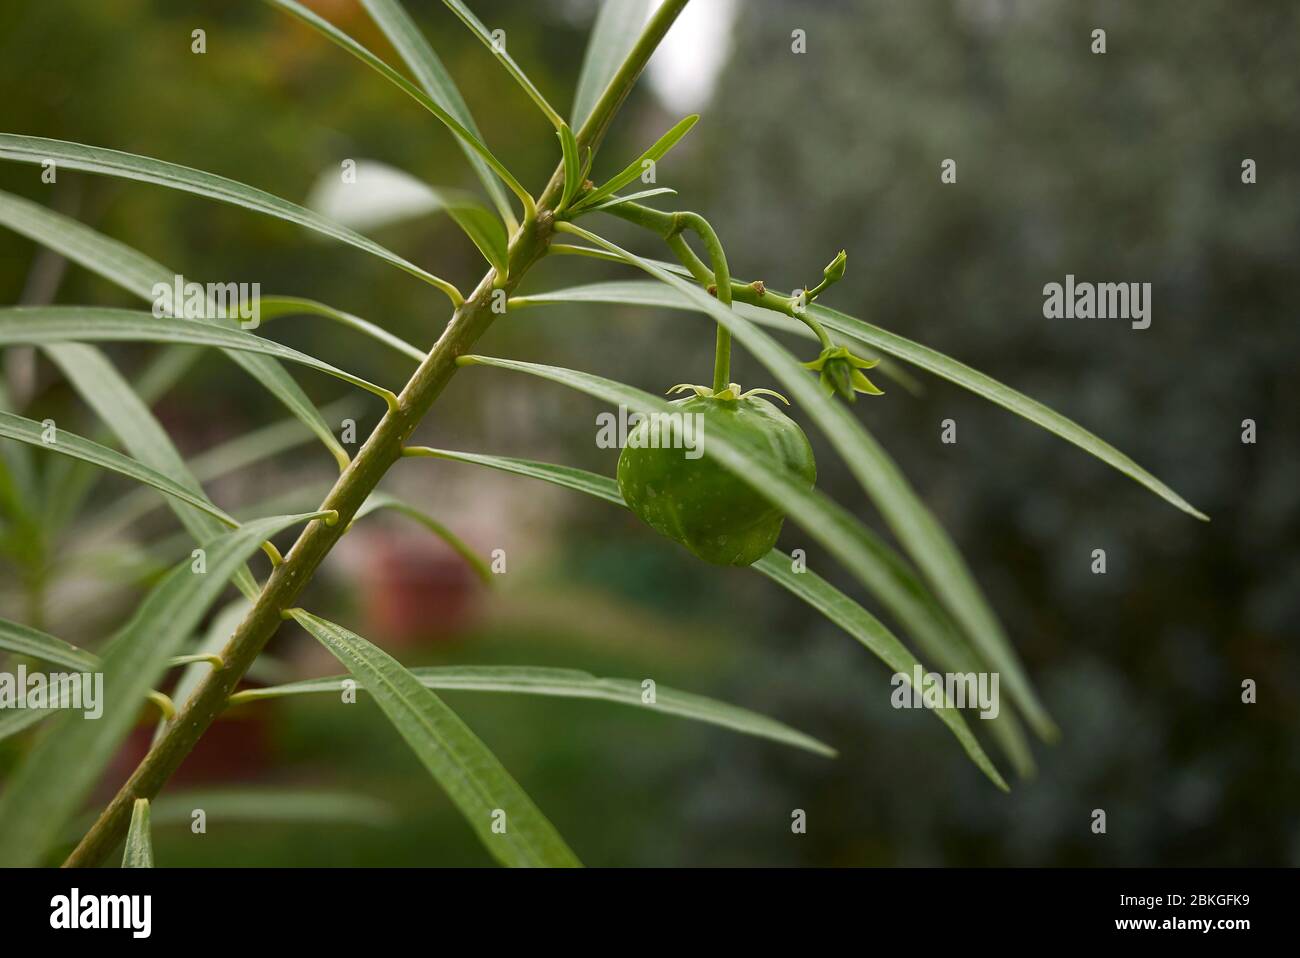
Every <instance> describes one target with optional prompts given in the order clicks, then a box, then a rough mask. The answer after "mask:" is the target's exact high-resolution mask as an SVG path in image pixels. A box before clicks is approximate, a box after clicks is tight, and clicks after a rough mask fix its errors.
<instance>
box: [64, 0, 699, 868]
mask: <svg viewBox="0 0 1300 958" xmlns="http://www.w3.org/2000/svg"><path fill="white" fill-rule="evenodd" d="M688 2H689V0H666V2H665V3H664V4H663V5H662V6H661V7H660V8H659V10H658V11H657V12H656V13H655V15H654V17H652V18H651V21H650V23H649V24H648V25H647V27H646V29H645V31H644V32H643V33H642V35H641V38H640V39H639V40H638V41H637V43H636V45H635V46H634V47H633V48H632V51H631V52H630V53H629V54H628V56H627V59H626V60H625V61H624V62H623V65H622V66H621V67H620V68H619V71H618V73H617V74H615V77H614V79H613V81H611V83H610V85H609V87H608V88H607V89H606V90H605V93H604V94H603V95H602V96H601V98H600V100H599V102H598V103H597V104H596V107H595V109H594V110H593V112H592V115H591V117H590V118H589V119H588V120H587V122H586V123H585V124H583V127H582V131H581V132H580V133H579V134H578V143H579V146H580V147H581V148H590V149H591V150H592V151H593V152H594V151H595V149H596V148H597V146H598V145H599V142H600V140H601V139H602V138H603V136H604V134H605V132H606V131H607V130H608V129H609V125H610V123H611V122H612V121H613V119H614V116H615V114H616V113H617V112H618V110H619V108H620V107H621V106H622V104H623V101H624V100H625V99H626V98H627V95H628V93H629V92H630V91H631V88H632V86H633V85H634V84H635V83H636V80H637V78H638V77H639V76H640V75H641V71H642V70H643V69H644V68H645V65H646V63H647V62H648V61H649V59H650V56H651V54H653V53H654V50H655V48H656V47H657V46H658V44H659V42H660V40H662V39H663V36H664V34H666V33H667V32H668V29H669V28H670V27H671V26H672V24H673V22H674V21H675V20H676V19H677V16H678V15H679V14H680V13H681V12H682V10H683V9H684V8H685V6H686V4H687V3H688ZM563 186H564V168H563V165H561V166H560V167H559V168H558V169H557V170H556V172H555V173H554V174H553V175H552V177H551V181H550V183H549V184H548V185H547V188H546V190H545V191H544V192H543V194H542V198H541V200H540V201H539V202H538V207H539V212H538V215H537V216H536V217H529V218H527V219H526V220H525V222H524V223H523V224H522V225H521V226H520V227H519V228H518V229H517V230H516V231H515V234H514V236H513V237H512V238H511V241H510V269H509V278H508V279H506V280H504V281H501V280H500V279H499V278H498V276H497V275H496V271H495V270H490V271H489V272H488V273H487V275H486V276H484V277H483V279H482V280H481V281H480V283H479V285H478V287H477V288H476V289H475V290H474V292H473V293H471V294H470V296H469V298H467V299H466V300H465V301H464V302H463V303H461V304H460V305H459V306H458V307H457V308H456V310H455V312H454V313H453V315H452V318H451V322H450V323H448V324H447V328H446V329H445V330H444V331H443V334H442V336H441V337H440V338H439V339H438V342H437V343H436V344H435V345H434V347H433V349H432V350H431V351H430V352H429V354H428V356H426V357H425V360H424V362H423V363H421V364H420V367H419V369H417V370H416V371H415V374H414V375H413V376H412V377H411V379H410V381H409V382H408V383H407V384H406V387H405V388H404V389H403V390H402V393H401V395H400V396H399V397H398V398H397V401H396V404H395V405H393V406H392V407H391V408H390V409H389V411H388V413H387V414H386V415H385V416H384V418H383V419H382V420H381V421H380V423H379V425H378V426H376V427H375V430H374V432H372V433H371V434H370V437H369V438H368V439H367V440H366V442H365V444H364V445H363V446H362V447H361V450H360V451H359V452H358V453H357V455H356V458H354V459H353V460H352V462H351V463H350V464H349V465H348V467H347V469H346V470H345V471H344V472H343V474H342V475H341V476H340V477H339V478H338V481H337V482H336V483H335V484H334V487H333V489H331V490H330V493H329V495H328V496H326V498H325V501H324V503H323V504H322V506H321V511H325V510H333V511H335V512H336V513H337V517H336V518H335V521H334V522H333V523H332V524H326V523H325V522H324V521H321V520H316V521H313V522H311V523H310V524H309V525H308V526H307V527H306V528H305V529H304V530H303V532H302V534H301V535H300V536H299V537H298V540H297V541H296V542H295V543H294V545H293V548H292V549H290V550H289V553H288V554H287V555H286V556H285V558H284V561H283V562H282V563H281V564H280V565H278V566H276V567H275V569H274V570H273V571H272V573H271V576H270V578H268V579H267V581H266V584H265V585H264V586H263V588H262V591H261V593H260V594H259V595H258V598H257V601H256V602H255V603H254V605H253V608H252V609H251V610H250V611H249V612H248V614H247V615H246V616H245V618H244V620H243V621H242V622H241V623H240V624H239V627H238V628H237V629H236V630H235V633H234V635H233V636H232V637H231V639H230V641H229V642H228V643H227V644H226V647H225V648H224V649H223V650H222V651H221V653H220V655H221V660H222V662H223V665H222V666H221V667H220V668H215V667H214V669H213V670H212V672H210V673H209V674H208V676H207V677H206V678H205V679H204V680H203V682H202V683H201V684H200V685H199V687H198V688H197V689H196V690H195V691H194V693H193V694H192V695H191V696H190V698H189V700H188V701H187V702H186V703H185V705H184V707H183V708H182V710H181V712H180V714H179V715H178V716H177V717H176V720H175V721H174V722H171V723H170V724H168V726H167V728H166V730H165V731H164V732H163V734H162V735H161V736H160V737H159V739H158V740H157V742H156V743H155V744H154V747H153V748H152V749H150V751H149V753H148V754H147V755H146V756H145V757H144V759H143V760H142V761H141V762H140V764H139V766H137V767H136V769H135V771H134V772H133V773H132V774H131V777H130V778H129V779H127V781H126V783H125V784H124V785H123V786H122V787H121V788H120V789H119V790H118V792H117V794H116V795H115V796H114V798H113V799H112V801H111V802H110V803H109V804H108V806H107V807H106V808H105V809H104V811H103V812H102V813H101V814H100V816H99V818H98V819H97V820H96V822H95V824H94V825H93V826H91V828H90V830H89V831H88V832H87V833H86V834H85V836H84V837H83V838H82V840H81V842H80V844H78V846H77V847H76V848H75V849H74V850H73V852H72V854H71V855H69V856H68V859H67V861H66V862H65V863H64V865H65V866H67V867H76V866H93V865H96V864H98V863H100V862H101V861H103V860H104V858H105V857H106V856H107V855H108V854H109V853H110V852H111V851H112V850H113V849H114V848H115V847H116V846H117V844H118V842H120V841H121V840H122V838H123V836H125V834H126V831H127V828H128V826H129V823H130V819H131V811H132V809H133V807H134V805H135V800H136V799H138V798H148V799H152V798H153V797H154V796H156V795H157V794H158V792H159V791H160V790H161V789H162V787H163V786H164V785H165V784H166V782H167V780H168V779H169V778H170V777H171V775H172V773H173V772H175V771H176V769H177V768H178V767H179V766H180V764H181V762H182V761H184V759H185V757H186V756H187V755H188V754H189V753H190V751H191V750H192V749H193V748H194V746H195V744H196V743H197V742H198V740H199V738H200V737H201V736H202V735H203V733H204V732H206V731H207V729H208V727H209V726H210V725H211V724H212V723H213V721H215V719H216V718H217V716H218V715H219V714H220V713H221V712H222V711H223V710H224V709H225V707H226V704H227V702H228V700H229V698H230V696H231V695H232V694H233V693H234V691H235V688H236V687H237V686H238V684H239V682H240V680H241V679H242V678H243V676H244V673H245V672H247V671H248V669H249V667H250V666H251V665H252V664H253V661H254V660H255V659H256V658H257V656H258V655H259V654H260V653H261V651H262V649H263V648H264V647H265V646H266V643H267V642H268V641H269V640H270V638H271V636H272V635H274V634H275V632H276V630H277V629H278V628H279V626H280V622H281V621H282V620H283V618H284V617H285V615H286V614H287V611H288V610H289V609H291V608H293V607H294V605H295V604H296V601H297V598H298V596H299V594H300V593H301V592H302V590H303V588H304V587H305V586H306V585H307V583H308V582H309V581H310V580H311V578H312V576H313V575H314V574H315V572H316V570H317V568H319V566H320V564H321V562H323V561H324V559H325V557H326V556H327V555H328V554H329V552H330V550H331V549H333V548H334V546H335V545H336V544H337V543H338V541H339V539H341V538H342V537H343V535H344V533H345V532H346V530H347V528H348V525H349V523H351V521H352V519H353V517H354V516H355V515H356V512H357V510H358V509H359V508H360V507H361V505H362V503H364V502H365V500H366V498H367V497H368V496H369V495H370V493H371V492H372V491H373V490H374V489H375V487H376V486H377V485H378V484H379V481H380V480H381V479H382V478H383V477H384V475H385V474H386V473H387V472H388V470H389V468H391V467H392V465H393V464H394V463H395V462H397V461H398V460H399V459H400V458H401V455H402V447H403V445H404V444H405V443H406V440H407V439H408V438H410V436H411V434H412V433H413V432H414V431H415V428H416V426H418V425H419V423H420V421H421V419H423V417H424V415H425V413H427V412H428V410H429V408H430V407H431V406H432V405H433V403H434V401H435V400H436V399H437V398H438V396H439V395H440V394H441V393H442V390H443V389H444V388H445V387H446V385H447V383H448V382H449V381H450V380H451V377H452V376H453V375H454V374H455V372H456V369H457V366H456V359H457V357H459V356H461V355H462V354H464V353H467V352H469V351H470V348H471V347H472V346H473V345H474V343H475V342H476V341H477V340H478V339H479V337H480V336H482V335H483V333H484V332H486V331H487V329H488V327H489V326H491V325H492V322H493V320H494V319H495V318H496V313H495V312H494V311H493V309H492V306H493V304H494V299H495V297H494V295H493V294H494V292H495V290H496V289H498V288H499V289H502V290H504V291H505V292H506V294H507V296H508V295H509V293H510V292H512V291H513V290H514V288H515V287H516V286H517V285H518V283H519V281H520V280H521V279H522V278H523V276H524V274H525V273H527V271H528V269H529V268H530V267H532V266H533V264H535V263H536V262H537V261H538V260H539V259H540V258H541V257H542V256H544V255H546V251H547V247H548V245H549V243H550V240H551V236H552V233H553V229H554V214H553V212H552V211H553V210H554V208H555V206H556V204H557V202H558V200H559V198H560V196H561V195H562V192H563Z"/></svg>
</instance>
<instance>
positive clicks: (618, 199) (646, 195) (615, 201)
mask: <svg viewBox="0 0 1300 958" xmlns="http://www.w3.org/2000/svg"><path fill="white" fill-rule="evenodd" d="M676 195H677V191H676V190H670V189H668V187H666V186H661V187H659V188H658V189H654V190H642V191H641V192H640V193H629V194H628V195H627V196H611V197H609V198H608V199H604V200H601V201H600V202H599V203H597V204H596V205H595V206H591V207H588V208H587V212H591V213H595V212H597V211H598V210H607V209H609V208H611V207H614V206H618V205H619V204H620V203H633V202H636V201H638V200H648V199H650V198H652V197H655V196H676Z"/></svg>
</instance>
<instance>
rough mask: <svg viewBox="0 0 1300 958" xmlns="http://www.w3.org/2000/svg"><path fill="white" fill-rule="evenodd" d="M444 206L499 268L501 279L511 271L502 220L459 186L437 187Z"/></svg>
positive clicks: (495, 267)
mask: <svg viewBox="0 0 1300 958" xmlns="http://www.w3.org/2000/svg"><path fill="white" fill-rule="evenodd" d="M434 192H435V195H436V196H437V198H438V201H439V202H440V203H441V204H442V208H443V209H444V210H445V211H446V212H447V215H448V216H450V217H451V218H452V219H453V220H455V221H456V225H457V226H459V227H460V228H461V230H463V231H464V233H465V235H466V236H468V237H469V238H470V239H471V240H472V241H473V242H474V245H475V246H477V247H478V250H479V252H480V253H482V254H483V258H484V259H486V260H487V261H488V265H490V266H491V267H492V268H493V269H495V270H496V271H497V279H498V280H501V281H504V280H505V279H506V277H508V276H509V275H510V250H509V248H508V244H509V237H507V236H506V230H505V227H504V226H502V225H501V221H500V220H499V219H497V218H496V217H495V216H493V215H492V214H491V213H489V212H488V211H487V210H485V209H484V208H483V207H482V206H480V205H479V204H478V203H477V202H475V200H474V198H473V197H471V196H470V195H469V194H467V193H460V192H458V191H456V190H436V191H434Z"/></svg>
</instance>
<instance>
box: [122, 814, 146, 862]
mask: <svg viewBox="0 0 1300 958" xmlns="http://www.w3.org/2000/svg"><path fill="white" fill-rule="evenodd" d="M122 867H123V868H153V839H152V838H151V837H150V835H149V799H147V798H137V799H136V800H135V805H133V806H132V808H131V827H130V828H129V829H128V830H127V833H126V850H125V851H124V852H123V853H122Z"/></svg>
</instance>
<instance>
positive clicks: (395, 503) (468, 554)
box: [352, 492, 495, 586]
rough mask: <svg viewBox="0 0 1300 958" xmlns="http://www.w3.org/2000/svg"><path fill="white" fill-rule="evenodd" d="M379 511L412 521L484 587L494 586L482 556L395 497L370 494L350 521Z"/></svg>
mask: <svg viewBox="0 0 1300 958" xmlns="http://www.w3.org/2000/svg"><path fill="white" fill-rule="evenodd" d="M380 509H390V510H392V511H393V512H397V513H401V514H402V515H404V516H406V517H407V518H408V519H413V520H414V521H416V522H418V523H419V524H420V525H422V526H424V527H425V528H426V529H428V530H429V531H430V532H432V533H433V534H434V535H435V536H437V537H438V538H439V539H441V540H442V541H443V542H445V543H447V545H449V546H451V548H452V549H453V550H455V552H456V554H457V555H459V556H460V557H461V558H462V559H464V560H465V563H466V564H467V565H468V566H469V567H470V568H471V569H473V570H474V573H475V574H476V575H477V576H478V577H479V579H480V580H482V582H483V584H484V585H489V586H490V585H495V582H494V581H493V576H492V570H491V569H490V568H489V567H488V564H487V563H486V562H485V561H484V560H483V557H482V556H480V555H479V554H478V553H477V552H475V551H474V550H473V549H471V548H470V546H469V544H468V543H467V542H465V540H464V539H462V538H461V537H460V536H458V535H456V533H454V532H452V531H451V530H450V529H448V528H447V527H446V526H445V525H443V524H442V523H441V522H439V521H438V520H437V519H435V518H434V517H433V516H431V515H429V514H428V513H427V512H425V511H424V510H423V509H418V508H416V507H415V506H413V505H411V504H410V503H409V502H406V501H405V500H403V499H399V498H397V496H393V495H389V494H388V493H386V492H372V493H371V494H370V495H369V496H368V497H367V498H366V501H365V502H363V503H362V504H361V508H359V509H358V510H357V513H356V515H355V516H353V519H352V521H353V522H356V521H357V520H359V519H364V518H365V517H366V516H368V515H370V514H371V513H372V512H377V511H379V510H380Z"/></svg>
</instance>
